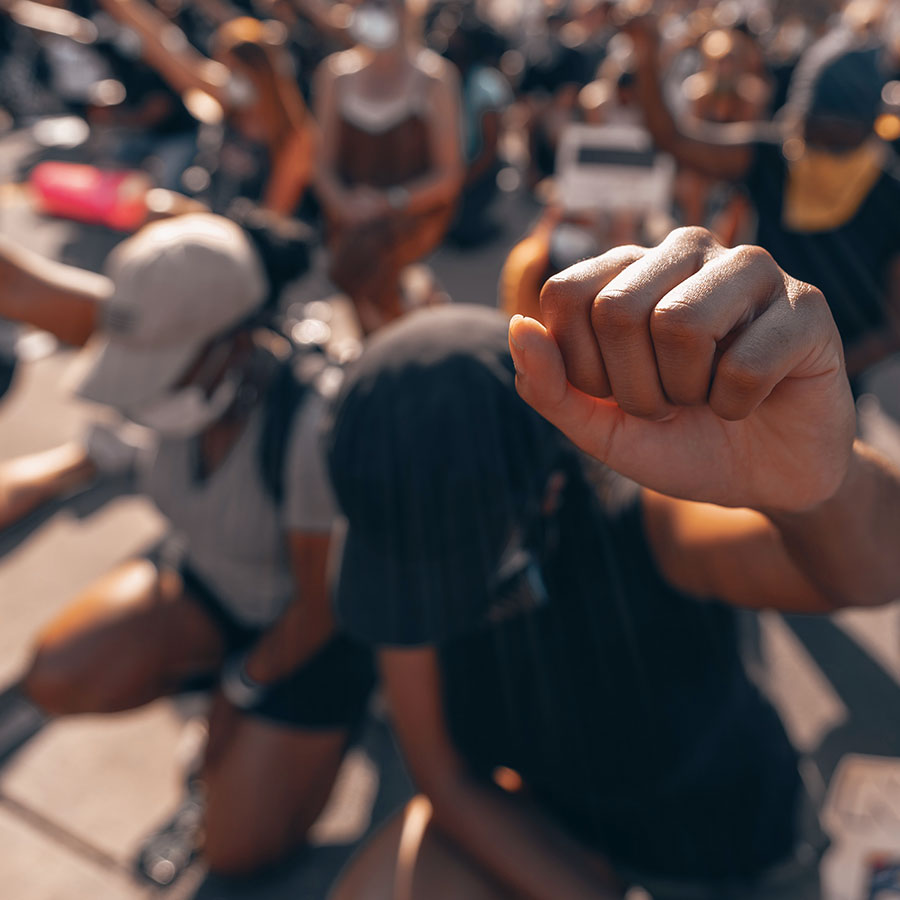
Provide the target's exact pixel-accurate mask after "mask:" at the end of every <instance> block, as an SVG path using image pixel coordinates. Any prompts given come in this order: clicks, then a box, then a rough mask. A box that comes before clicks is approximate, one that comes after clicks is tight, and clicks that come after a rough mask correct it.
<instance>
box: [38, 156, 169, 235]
mask: <svg viewBox="0 0 900 900" xmlns="http://www.w3.org/2000/svg"><path fill="white" fill-rule="evenodd" d="M29 180H30V183H31V187H32V189H33V190H34V192H35V195H36V197H37V202H38V206H39V208H40V209H41V211H42V212H45V213H47V214H48V215H51V216H59V217H60V218H63V219H74V220H75V221H77V222H87V223H89V224H92V225H105V226H107V227H108V228H114V229H116V230H117V231H134V230H136V229H137V228H139V227H140V226H141V225H142V224H143V223H144V220H145V219H146V218H147V191H148V190H150V188H151V187H152V184H151V182H150V179H149V178H148V177H147V176H146V175H145V174H144V173H143V172H135V171H124V172H123V171H115V172H112V171H104V170H103V169H98V168H97V167H96V166H88V165H81V164H79V163H67V162H42V163H39V164H38V165H37V166H35V167H34V169H33V170H32V172H31V178H30V179H29Z"/></svg>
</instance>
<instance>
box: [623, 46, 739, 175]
mask: <svg viewBox="0 0 900 900" xmlns="http://www.w3.org/2000/svg"><path fill="white" fill-rule="evenodd" d="M635 88H636V91H637V96H638V102H639V104H640V107H641V110H642V111H643V115H644V124H645V125H646V126H647V130H648V131H649V132H650V134H651V135H652V137H653V141H654V143H655V144H656V146H657V147H658V148H659V149H660V150H664V151H665V152H666V153H669V154H671V155H672V156H674V157H675V159H676V160H677V161H678V162H679V163H681V164H682V165H684V166H687V167H689V168H691V169H694V170H696V171H698V172H702V173H703V174H705V175H709V176H712V177H714V178H724V179H728V180H737V179H739V178H741V177H742V176H743V174H744V173H745V172H746V171H747V169H748V168H749V166H750V162H751V152H752V151H751V149H750V146H749V142H750V140H752V134H751V133H750V132H749V130H748V128H747V127H746V124H745V123H741V124H740V125H738V126H734V127H731V128H728V127H727V126H718V127H716V126H707V127H706V128H705V129H703V131H702V133H701V132H700V131H699V130H698V133H697V135H696V136H695V135H694V134H689V133H688V132H687V130H686V129H684V128H682V127H681V126H680V125H679V123H678V122H677V121H676V120H675V117H674V116H673V115H672V112H671V110H670V109H669V106H668V103H667V102H666V98H665V96H664V94H663V90H662V73H661V71H660V66H659V47H658V45H647V46H646V47H643V48H642V49H641V51H640V52H639V54H638V65H637V70H636V78H635ZM720 138H721V139H720Z"/></svg>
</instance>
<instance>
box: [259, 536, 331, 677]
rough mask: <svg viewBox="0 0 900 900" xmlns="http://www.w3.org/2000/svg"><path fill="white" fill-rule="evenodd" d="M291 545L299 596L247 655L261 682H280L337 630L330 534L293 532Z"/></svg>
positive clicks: (292, 563)
mask: <svg viewBox="0 0 900 900" xmlns="http://www.w3.org/2000/svg"><path fill="white" fill-rule="evenodd" d="M289 545H290V554H291V569H292V570H293V573H294V580H295V583H296V585H297V591H296V595H295V597H294V600H293V602H292V603H291V604H290V606H289V607H288V608H287V609H286V610H285V612H284V614H283V615H282V616H281V618H280V619H278V621H277V622H276V623H275V624H274V625H273V626H272V627H271V628H270V629H269V630H268V631H266V632H265V633H264V634H263V635H262V637H260V639H259V640H258V641H257V642H256V644H255V645H254V646H253V649H252V650H251V651H250V654H249V655H248V657H247V663H246V669H247V674H248V675H250V677H251V678H253V679H254V680H255V681H258V682H260V683H261V684H270V683H272V682H275V681H278V680H279V679H281V678H283V677H285V676H286V675H288V674H289V673H290V672H292V671H294V669H296V668H298V667H299V666H300V665H302V664H303V663H304V662H305V661H306V660H307V659H309V658H311V657H312V656H313V654H314V653H315V652H316V651H317V650H318V649H319V648H320V647H321V646H322V645H323V644H324V643H325V641H326V640H327V639H328V638H329V637H330V635H331V633H332V631H333V630H334V620H333V618H332V615H331V605H330V603H329V595H328V580H327V574H326V573H327V561H328V549H329V546H330V537H329V535H328V534H315V533H304V532H293V533H291V535H290V536H289Z"/></svg>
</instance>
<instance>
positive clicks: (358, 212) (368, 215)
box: [341, 185, 390, 225]
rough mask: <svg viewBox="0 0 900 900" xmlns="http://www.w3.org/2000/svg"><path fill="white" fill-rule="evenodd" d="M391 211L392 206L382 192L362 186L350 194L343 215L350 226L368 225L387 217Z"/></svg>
mask: <svg viewBox="0 0 900 900" xmlns="http://www.w3.org/2000/svg"><path fill="white" fill-rule="evenodd" d="M389 211H390V205H389V204H388V202H387V198H386V197H385V195H384V193H383V192H382V191H378V190H375V188H371V187H369V186H368V185H361V186H360V187H357V188H354V189H353V191H352V192H351V193H350V195H349V196H348V198H347V202H346V203H345V204H344V206H343V208H342V210H341V215H342V217H343V218H344V220H345V221H346V222H347V224H348V225H367V224H368V223H369V222H374V221H375V220H376V219H379V218H381V217H382V216H385V215H387V214H388V212H389Z"/></svg>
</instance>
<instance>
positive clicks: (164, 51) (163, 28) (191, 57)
mask: <svg viewBox="0 0 900 900" xmlns="http://www.w3.org/2000/svg"><path fill="white" fill-rule="evenodd" d="M100 3H101V5H102V6H103V8H104V9H105V10H106V11H107V12H108V13H109V14H110V15H111V16H113V17H114V18H115V19H117V20H118V21H120V22H121V23H122V24H123V25H127V26H128V27H129V28H131V29H132V30H134V31H135V32H137V34H138V35H140V38H141V46H142V53H143V57H144V59H145V60H146V61H147V62H148V63H149V64H150V65H151V66H153V68H154V69H156V70H157V72H159V74H160V75H161V76H162V77H163V78H164V79H165V80H166V81H167V82H168V83H169V84H170V85H171V86H172V88H173V89H174V90H175V91H177V92H178V93H179V94H186V93H188V92H189V91H197V90H199V91H202V92H204V93H206V94H209V95H210V96H212V97H213V98H215V100H216V101H218V103H219V104H220V105H222V106H226V107H227V105H228V99H227V96H226V87H227V84H228V70H227V69H226V68H225V67H224V66H223V65H221V64H220V63H217V62H214V61H213V60H211V59H208V58H207V57H205V56H203V54H202V53H199V52H198V51H197V50H195V49H194V48H193V47H192V46H191V44H190V42H189V41H188V39H187V38H186V37H185V35H184V33H183V32H182V31H181V29H180V28H178V26H177V25H175V24H174V23H172V22H171V21H169V19H167V18H166V17H165V16H164V15H163V14H162V13H160V12H159V11H158V10H157V9H155V8H154V7H153V5H152V4H150V3H147V2H146V0H100Z"/></svg>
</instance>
